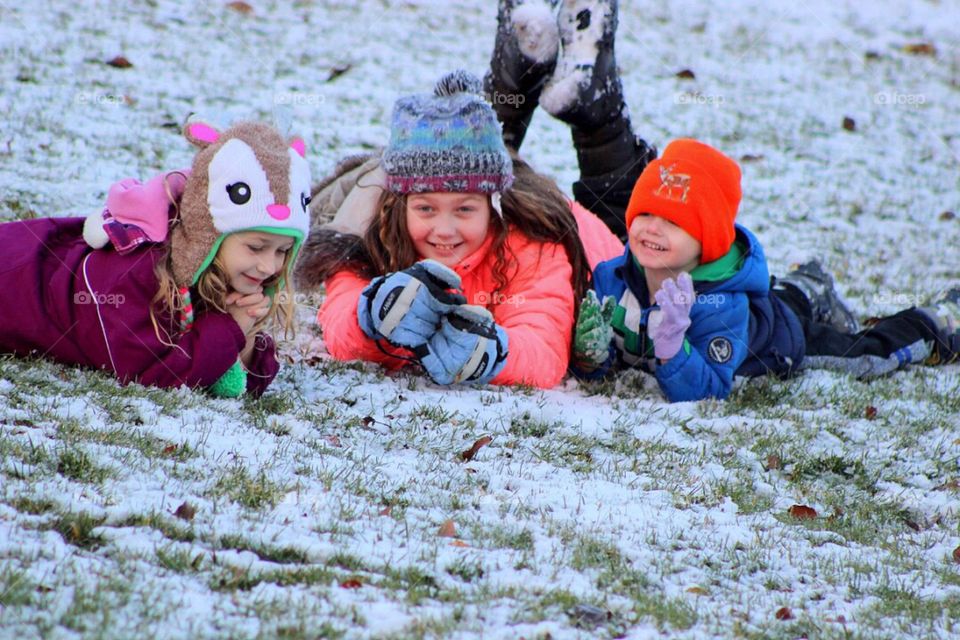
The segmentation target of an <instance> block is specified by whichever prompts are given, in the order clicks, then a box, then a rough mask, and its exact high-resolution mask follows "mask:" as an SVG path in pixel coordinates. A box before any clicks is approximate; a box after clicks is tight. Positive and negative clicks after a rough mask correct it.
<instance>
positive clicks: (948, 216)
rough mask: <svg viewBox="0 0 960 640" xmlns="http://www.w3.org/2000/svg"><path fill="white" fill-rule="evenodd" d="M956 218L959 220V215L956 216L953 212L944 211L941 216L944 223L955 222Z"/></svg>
mask: <svg viewBox="0 0 960 640" xmlns="http://www.w3.org/2000/svg"><path fill="white" fill-rule="evenodd" d="M956 218H957V214H955V213H954V212H953V211H944V212H943V213H941V214H940V219H941V220H943V221H946V220H955V219H956Z"/></svg>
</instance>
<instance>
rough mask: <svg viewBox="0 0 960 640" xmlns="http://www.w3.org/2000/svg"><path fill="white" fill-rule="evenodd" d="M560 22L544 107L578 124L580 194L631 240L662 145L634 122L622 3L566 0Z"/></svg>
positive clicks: (542, 98) (574, 129) (575, 192)
mask: <svg viewBox="0 0 960 640" xmlns="http://www.w3.org/2000/svg"><path fill="white" fill-rule="evenodd" d="M558 25H559V30H560V41H561V45H562V47H563V49H562V52H561V54H560V59H559V61H558V63H557V68H556V70H555V71H554V73H553V76H552V77H551V79H550V81H549V82H548V83H547V86H546V87H544V89H543V92H542V93H541V95H540V105H541V106H543V108H544V109H546V110H547V111H548V112H549V113H551V114H552V115H553V116H554V117H556V118H558V119H560V120H562V121H563V122H566V123H568V124H569V125H570V129H571V134H572V137H573V144H574V147H575V148H576V150H577V161H578V163H579V165H580V180H579V181H577V182H576V183H574V185H573V195H574V197H575V198H576V199H577V201H578V202H579V203H580V204H582V205H583V206H585V207H587V208H588V209H590V210H591V211H593V212H594V213H595V214H597V215H598V216H599V217H600V218H601V219H602V220H603V221H604V223H606V225H607V226H608V227H609V228H610V230H611V231H613V232H614V233H615V234H617V235H618V236H619V237H620V238H621V239H625V238H626V235H627V229H626V226H625V224H624V213H625V212H626V208H627V203H628V202H629V201H630V194H631V193H632V191H633V185H634V183H636V181H637V178H639V177H640V173H641V172H642V171H643V169H644V167H646V166H647V163H648V162H650V161H651V160H653V159H654V158H656V157H657V150H656V148H655V147H652V146H650V145H648V144H647V143H646V142H645V141H644V140H643V139H642V138H639V137H637V136H635V135H634V134H633V131H632V128H631V126H630V112H629V110H628V109H627V105H626V103H625V101H624V98H623V85H622V84H621V82H620V74H619V73H618V71H617V62H616V57H615V55H614V41H615V39H616V33H617V0H563V4H562V5H561V7H560V13H559V18H558Z"/></svg>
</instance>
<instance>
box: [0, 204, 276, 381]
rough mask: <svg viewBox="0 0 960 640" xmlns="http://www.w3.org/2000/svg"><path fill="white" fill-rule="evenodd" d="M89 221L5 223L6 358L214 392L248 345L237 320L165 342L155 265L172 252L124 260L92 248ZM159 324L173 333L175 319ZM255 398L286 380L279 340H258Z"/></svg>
mask: <svg viewBox="0 0 960 640" xmlns="http://www.w3.org/2000/svg"><path fill="white" fill-rule="evenodd" d="M83 222H84V220H83V218H39V219H36V220H24V221H16V222H8V223H4V224H0V247H2V249H0V252H2V253H0V255H2V260H0V282H2V283H3V286H2V287H0V298H2V302H0V353H15V354H19V355H39V356H42V357H45V358H50V359H52V360H55V361H57V362H62V363H66V364H78V365H84V366H88V367H96V368H98V369H109V370H111V371H113V372H114V373H115V374H116V376H117V378H119V379H120V381H121V382H122V383H127V382H139V383H141V384H144V385H150V386H156V387H179V386H182V385H186V386H188V387H209V386H211V385H213V384H214V383H215V382H216V381H217V380H219V379H220V377H221V376H223V374H224V373H226V371H227V369H229V368H230V367H231V366H233V364H234V363H235V362H236V361H237V358H238V357H239V355H240V351H241V350H242V349H243V347H244V344H245V339H244V335H243V332H242V331H241V329H240V326H239V325H238V324H237V323H236V321H234V319H233V318H232V317H231V316H230V314H228V313H221V312H218V311H210V312H205V313H203V314H200V315H198V317H197V318H196V320H195V322H194V325H193V328H192V329H191V330H190V331H188V332H186V333H183V334H180V335H177V334H176V333H175V332H171V333H172V336H171V337H169V338H167V337H166V336H165V339H166V341H167V342H170V343H173V344H175V345H176V346H175V347H171V346H168V345H166V344H164V343H163V342H161V340H160V339H159V338H158V336H157V332H156V331H155V329H154V325H153V322H152V321H151V318H150V304H151V300H152V299H153V296H154V295H155V294H156V293H157V290H158V285H157V278H156V275H154V266H155V265H156V263H157V262H158V261H159V260H160V259H161V258H162V256H163V253H164V251H163V247H162V246H161V245H156V244H145V245H141V246H140V247H138V248H137V249H135V250H134V251H133V252H131V253H128V254H126V255H120V254H119V253H117V252H116V251H114V250H113V249H112V247H110V246H109V245H108V246H107V247H105V248H103V249H96V250H95V249H92V248H91V247H90V246H89V245H88V244H87V243H86V241H84V239H83V236H82V234H83ZM156 316H157V324H158V326H159V327H160V328H161V329H160V332H161V335H164V331H163V329H164V328H169V327H171V326H172V323H171V318H170V315H169V314H163V313H159V312H158V313H156ZM247 369H248V371H249V373H248V374H247V392H249V393H252V394H254V395H260V394H261V393H263V391H264V390H265V389H266V388H267V386H268V385H269V384H270V382H271V381H272V380H273V378H274V377H275V376H276V375H277V371H278V369H279V365H278V364H277V359H276V349H275V346H274V343H273V339H272V338H270V336H268V335H266V334H264V333H261V334H258V336H257V343H256V347H255V349H254V355H253V360H252V362H251V364H250V366H249V367H247Z"/></svg>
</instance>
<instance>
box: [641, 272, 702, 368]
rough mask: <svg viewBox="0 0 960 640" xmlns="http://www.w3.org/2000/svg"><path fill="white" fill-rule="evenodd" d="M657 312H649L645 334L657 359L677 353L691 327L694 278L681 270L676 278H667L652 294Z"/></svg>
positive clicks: (670, 356)
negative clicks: (658, 309) (657, 308)
mask: <svg viewBox="0 0 960 640" xmlns="http://www.w3.org/2000/svg"><path fill="white" fill-rule="evenodd" d="M654 298H656V300H657V304H658V305H660V312H659V313H657V312H656V311H653V312H651V313H650V319H649V320H648V322H647V335H649V336H650V339H651V340H653V353H654V355H656V356H657V358H659V359H660V360H669V359H670V358H672V357H673V356H675V355H677V352H678V351H680V347H681V346H682V345H683V338H684V336H685V335H686V333H687V329H688V328H689V327H690V309H691V308H692V307H693V300H694V296H693V279H692V278H691V277H690V274H689V273H681V274H680V275H679V276H677V281H676V282H674V281H673V278H667V279H666V280H664V281H663V284H662V285H661V287H660V290H659V291H657V293H656V294H655V295H654Z"/></svg>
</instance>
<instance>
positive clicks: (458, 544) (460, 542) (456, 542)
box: [450, 540, 470, 547]
mask: <svg viewBox="0 0 960 640" xmlns="http://www.w3.org/2000/svg"><path fill="white" fill-rule="evenodd" d="M450 546H451V547H469V546H470V545H469V544H467V543H466V542H464V541H463V540H454V541H453V542H451V543H450Z"/></svg>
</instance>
